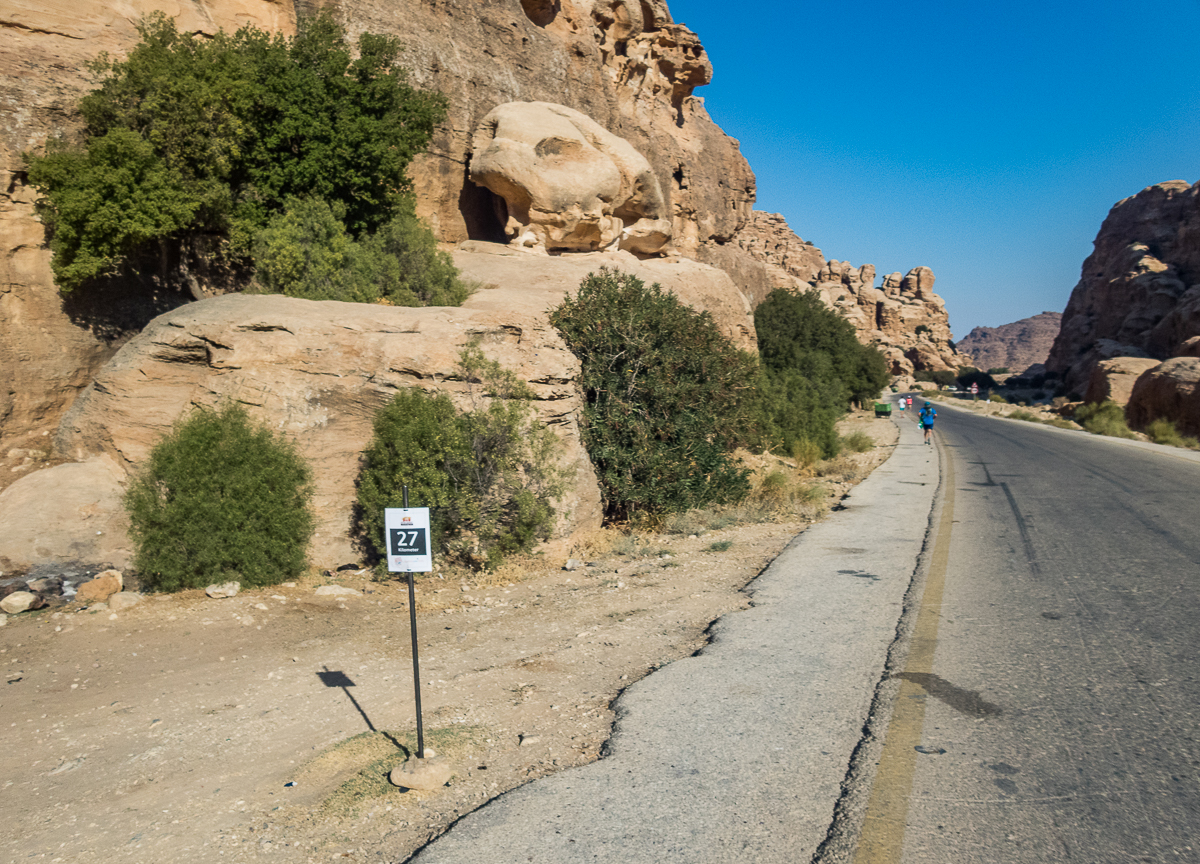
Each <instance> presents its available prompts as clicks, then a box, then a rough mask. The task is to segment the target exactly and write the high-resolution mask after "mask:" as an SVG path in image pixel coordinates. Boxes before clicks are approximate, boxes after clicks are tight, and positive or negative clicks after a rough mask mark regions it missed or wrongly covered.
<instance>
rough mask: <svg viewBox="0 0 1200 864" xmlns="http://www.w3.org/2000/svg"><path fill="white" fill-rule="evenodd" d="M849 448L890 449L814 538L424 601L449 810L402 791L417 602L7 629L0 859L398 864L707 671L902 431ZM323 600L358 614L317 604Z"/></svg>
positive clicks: (519, 579) (152, 610) (230, 610)
mask: <svg viewBox="0 0 1200 864" xmlns="http://www.w3.org/2000/svg"><path fill="white" fill-rule="evenodd" d="M855 429H860V430H865V431H867V432H868V433H869V434H870V435H871V436H872V437H874V438H875V439H876V440H877V442H878V446H876V447H875V448H874V449H872V450H870V451H868V452H866V453H863V454H857V455H853V456H850V457H843V459H842V460H841V463H840V466H841V467H840V470H838V471H832V472H831V473H830V474H829V475H828V476H826V477H825V478H823V479H821V480H820V481H819V482H820V484H821V485H822V487H823V488H824V496H823V499H822V500H821V501H818V502H816V503H815V505H810V506H809V507H808V509H807V510H806V511H804V512H806V513H807V514H808V517H809V518H804V517H803V515H798V514H797V513H796V512H793V513H792V514H791V515H790V516H789V517H785V518H777V520H776V521H770V522H761V523H750V524H740V525H735V526H732V527H727V528H723V529H719V530H713V529H710V530H701V529H700V528H699V527H697V532H698V533H697V535H696V536H692V535H684V534H669V533H662V534H653V533H644V534H641V535H635V536H630V535H628V534H620V533H618V532H615V531H610V532H605V536H602V537H599V538H597V540H596V542H595V544H594V545H593V546H592V547H591V548H589V549H585V550H581V551H580V552H578V553H576V555H577V557H579V558H581V559H582V560H584V561H586V562H587V564H586V566H584V567H582V568H580V569H577V570H574V571H569V572H568V571H564V570H562V569H558V568H560V567H561V563H562V562H560V561H555V562H539V561H536V560H531V561H525V562H521V563H520V564H513V565H509V566H506V567H505V568H504V569H502V570H501V571H500V572H498V573H497V574H493V575H491V576H489V577H487V578H486V579H483V580H482V581H481V580H479V579H478V578H474V577H471V578H469V579H468V577H466V576H465V574H462V573H449V572H443V573H440V574H435V575H432V576H428V577H423V578H421V579H420V580H418V583H417V595H418V601H417V608H418V619H419V624H418V626H419V631H420V637H419V648H420V658H421V678H422V685H421V695H422V703H423V717H424V730H425V744H426V747H427V748H431V749H432V750H434V751H436V752H437V754H438V755H440V756H442V757H444V758H447V759H448V760H449V761H450V762H451V763H452V765H453V766H454V776H453V777H452V779H451V781H450V783H449V784H448V785H447V786H445V787H443V788H441V789H439V790H437V791H433V792H417V791H411V790H401V789H398V788H396V787H394V786H391V785H390V784H389V783H388V782H387V780H386V777H387V774H388V771H389V770H390V769H391V768H392V767H393V766H394V765H397V764H399V763H401V762H402V761H403V760H404V759H405V758H406V756H407V755H408V753H409V752H410V751H411V750H413V749H415V743H416V742H415V710H414V701H413V680H412V660H411V650H410V642H409V630H408V607H407V593H406V588H405V586H404V585H403V583H400V582H394V581H387V582H375V581H372V580H371V578H370V576H369V574H367V573H355V572H343V573H337V574H334V576H335V577H336V578H333V579H329V578H326V577H322V576H320V575H317V574H315V573H314V574H313V576H312V577H311V578H310V579H308V580H305V581H302V582H300V583H297V584H295V585H294V586H289V587H285V586H277V587H275V588H268V589H262V590H254V591H244V592H242V593H240V594H239V595H238V596H236V597H234V598H229V599H222V600H213V599H209V598H207V597H205V596H204V595H203V594H202V593H201V592H185V593H183V594H179V595H174V596H153V597H150V598H148V599H147V600H146V601H145V602H143V603H142V604H141V605H139V606H136V607H134V608H132V609H129V610H126V611H123V612H121V613H119V614H116V613H110V612H109V611H107V610H104V611H94V610H81V611H76V610H73V609H72V608H71V607H66V608H65V609H62V610H57V611H55V612H49V611H43V612H36V613H25V614H23V615H20V616H10V617H9V619H8V623H7V625H6V626H5V627H3V628H0V672H3V678H2V679H0V680H2V681H3V682H4V683H2V684H0V718H2V719H0V724H2V725H0V729H3V739H2V740H3V747H2V748H0V812H3V813H4V815H5V819H4V823H5V829H6V830H5V831H4V832H3V834H2V835H0V858H3V859H4V860H10V861H47V862H60V861H61V862H68V861H81V862H82V861H87V862H96V861H101V862H108V861H113V862H116V861H120V862H128V864H142V862H146V864H149V862H174V861H190V862H210V861H234V862H237V861H250V860H258V858H259V857H260V856H268V857H269V858H271V859H272V860H278V861H284V862H292V861H294V862H309V861H329V860H334V859H337V860H350V861H380V862H382V861H387V862H399V861H403V860H405V859H406V858H408V857H409V856H410V855H411V854H412V853H413V852H414V851H415V850H417V849H419V848H420V847H421V846H422V845H423V844H424V843H426V842H427V841H428V840H429V839H430V838H431V837H434V836H436V835H438V834H440V833H441V832H443V831H444V830H445V829H446V828H447V827H448V826H449V825H450V824H452V823H453V822H454V820H455V819H456V818H458V817H459V816H461V815H462V814H463V813H466V812H469V811H471V810H473V809H475V808H477V807H478V806H480V805H481V804H482V803H484V802H486V801H487V800H489V799H490V798H493V797H495V796H496V795H499V794H502V793H503V792H505V791H507V790H509V789H512V788H514V787H516V786H519V785H521V784H523V783H526V782H529V780H531V779H534V778H536V777H539V776H542V775H545V774H547V773H550V772H553V771H557V770H560V769H562V768H565V767H569V766H572V765H578V764H582V763H585V762H589V761H592V760H594V759H597V758H599V757H600V755H601V751H602V747H603V744H604V741H605V740H606V738H607V737H608V735H609V730H610V726H611V723H612V713H611V711H610V709H609V705H610V704H611V702H612V701H613V699H615V698H616V696H617V695H619V693H620V692H621V690H622V689H623V688H624V687H626V686H628V684H629V683H631V682H632V681H635V680H637V679H638V678H640V677H642V676H644V675H647V674H649V673H651V672H653V671H654V670H655V669H656V668H658V667H659V666H661V665H663V664H666V663H669V662H671V661H672V660H675V659H677V658H679V657H683V656H687V655H688V654H691V653H693V652H694V651H696V650H698V649H699V648H700V647H702V645H703V644H704V642H705V631H706V629H707V627H708V625H709V624H710V623H711V622H712V621H713V620H714V619H716V618H717V617H719V616H721V615H723V614H726V613H728V612H732V611H734V610H737V609H741V608H745V605H746V595H745V594H744V592H743V591H742V589H743V588H744V586H745V585H746V584H747V583H748V582H749V581H750V580H751V579H753V578H754V577H755V576H756V575H757V574H758V573H759V572H760V571H761V570H762V568H763V567H764V566H765V565H766V564H767V563H768V562H770V561H771V560H772V559H773V558H774V557H775V556H776V555H777V554H778V553H779V551H780V550H781V549H782V548H783V547H784V546H785V545H787V543H788V542H789V541H790V540H791V539H792V538H793V537H795V536H796V534H798V533H799V532H801V531H803V530H804V528H805V527H806V525H807V524H809V523H810V519H811V517H813V516H815V515H817V513H819V512H820V511H822V510H825V509H828V508H829V507H836V506H837V501H838V499H840V497H841V496H842V495H844V494H845V491H846V489H847V488H848V485H849V484H850V483H853V482H856V481H857V480H860V479H861V478H862V477H863V476H865V475H866V474H867V473H868V472H869V470H870V469H871V468H873V467H874V466H875V465H877V464H879V463H881V462H882V461H883V460H884V459H886V457H887V456H888V455H889V454H890V452H891V445H893V444H894V443H895V438H896V429H895V427H894V426H893V425H892V424H891V423H889V422H886V421H883V420H878V421H877V420H874V419H871V418H870V417H869V415H867V414H859V415H856V416H854V417H852V418H851V419H849V420H848V421H845V422H844V424H843V427H842V432H843V434H847V433H849V432H851V431H854V430H855ZM635 541H638V542H635ZM726 544H728V545H726ZM331 582H332V583H333V584H343V585H346V586H348V587H352V588H355V589H357V590H359V591H361V592H362V594H361V596H356V597H347V598H336V597H318V596H315V595H314V593H313V592H314V590H315V588H316V587H317V586H318V585H321V584H329V583H331Z"/></svg>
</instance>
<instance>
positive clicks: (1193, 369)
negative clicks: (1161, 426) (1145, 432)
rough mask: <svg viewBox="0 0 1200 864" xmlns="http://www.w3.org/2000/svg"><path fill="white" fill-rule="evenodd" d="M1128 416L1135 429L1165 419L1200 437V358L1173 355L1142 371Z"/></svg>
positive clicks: (1128, 409) (1126, 409)
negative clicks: (1146, 370)
mask: <svg viewBox="0 0 1200 864" xmlns="http://www.w3.org/2000/svg"><path fill="white" fill-rule="evenodd" d="M1125 417H1126V420H1128V421H1129V425H1130V426H1131V427H1133V428H1134V429H1144V428H1146V426H1147V425H1149V424H1150V423H1152V422H1153V421H1155V420H1157V419H1159V418H1160V417H1161V418H1165V419H1167V420H1170V421H1171V422H1173V423H1174V424H1175V428H1177V429H1178V430H1179V431H1180V432H1182V433H1183V434H1184V435H1191V436H1193V437H1200V358H1197V357H1173V358H1172V359H1170V360H1167V361H1166V362H1164V363H1162V364H1160V365H1158V366H1156V367H1154V368H1153V369H1151V370H1149V371H1148V372H1145V373H1143V374H1142V376H1141V377H1140V378H1138V380H1137V383H1136V384H1134V386H1133V393H1132V394H1131V395H1130V397H1129V404H1128V405H1127V406H1125Z"/></svg>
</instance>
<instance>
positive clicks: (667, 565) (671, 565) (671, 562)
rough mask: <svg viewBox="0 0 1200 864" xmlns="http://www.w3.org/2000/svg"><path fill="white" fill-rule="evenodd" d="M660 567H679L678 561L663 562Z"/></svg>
mask: <svg viewBox="0 0 1200 864" xmlns="http://www.w3.org/2000/svg"><path fill="white" fill-rule="evenodd" d="M662 566H663V567H678V566H680V565H679V562H678V561H664V562H663V563H662Z"/></svg>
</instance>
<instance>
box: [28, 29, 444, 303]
mask: <svg viewBox="0 0 1200 864" xmlns="http://www.w3.org/2000/svg"><path fill="white" fill-rule="evenodd" d="M138 29H139V32H140V34H141V37H142V41H141V42H140V43H139V44H138V45H137V46H135V47H134V49H133V50H132V51H131V52H130V54H129V56H128V57H127V58H126V59H124V60H114V59H112V58H110V57H108V56H107V55H102V56H101V57H100V58H99V59H98V60H97V61H96V62H95V63H94V64H93V65H92V67H91V68H92V71H93V73H95V74H96V75H97V76H98V77H99V79H100V85H99V87H98V88H97V89H96V90H94V91H92V92H91V93H89V94H88V95H87V96H85V97H84V98H83V100H82V101H81V103H80V106H79V109H80V113H81V114H82V115H83V118H84V121H85V142H84V144H83V145H82V146H80V147H74V148H72V147H66V146H61V145H58V146H54V147H50V148H48V150H47V152H46V154H44V155H41V156H38V155H33V154H25V159H26V162H27V163H28V166H29V177H30V181H31V182H32V183H33V185H34V186H36V187H37V188H38V189H39V191H40V192H41V193H42V196H43V197H42V199H41V201H40V208H39V209H40V212H41V213H42V215H43V219H44V220H45V221H46V224H47V226H48V228H49V229H50V245H51V249H52V250H53V252H54V259H53V261H52V267H53V268H54V272H55V277H56V279H57V281H58V284H59V287H60V289H61V290H63V291H71V290H74V289H76V288H78V287H80V286H81V285H83V284H84V283H85V282H87V281H88V280H89V279H92V278H95V277H98V276H103V275H108V274H111V273H113V272H115V270H116V269H117V268H118V267H119V266H120V265H121V264H123V263H125V262H127V261H128V260H130V259H131V257H132V256H133V255H134V253H135V252H137V251H139V250H142V249H143V247H146V246H148V245H149V246H153V245H154V244H155V243H160V244H166V243H180V244H184V245H187V244H188V243H189V242H190V241H194V240H196V239H197V238H200V237H216V238H218V239H219V240H221V241H222V243H223V247H224V249H225V252H226V254H228V255H230V256H232V257H235V258H245V257H247V256H249V255H250V253H251V249H252V247H253V244H254V239H255V237H256V236H257V235H258V234H259V232H261V231H262V230H263V229H264V228H265V227H266V226H267V224H268V222H269V221H270V220H271V218H272V217H273V216H274V215H276V214H279V213H281V212H283V211H284V210H285V208H286V207H287V204H288V202H289V201H291V200H293V199H297V198H316V199H320V200H323V201H325V202H327V203H328V204H329V205H330V206H331V207H339V208H341V209H340V214H341V215H340V217H339V218H340V219H341V220H342V221H343V222H344V223H345V226H346V230H347V232H348V233H349V235H350V236H351V237H352V238H354V239H356V240H357V239H359V238H361V237H363V236H365V235H367V234H370V233H371V232H373V231H375V230H377V229H379V228H380V227H381V226H383V225H385V224H386V223H388V222H389V221H390V220H391V219H392V218H393V217H394V216H395V214H396V211H397V209H398V208H400V207H401V205H402V203H403V202H404V200H405V196H406V194H407V193H408V190H409V188H410V184H409V181H408V179H407V176H406V174H405V171H406V169H407V167H408V165H409V163H410V162H411V161H412V159H413V157H414V156H415V155H416V154H417V153H419V152H421V150H423V149H424V147H425V146H426V145H427V144H428V142H429V139H430V137H431V136H432V134H433V130H434V127H435V126H436V124H437V123H439V122H441V120H442V119H443V118H444V116H445V111H446V104H447V103H446V100H445V98H444V97H443V96H441V95H440V94H436V93H427V92H423V91H420V90H416V89H414V88H413V87H411V86H410V85H409V84H408V81H407V75H406V73H405V71H404V70H403V69H401V68H400V67H399V66H397V65H396V61H397V58H398V57H399V50H400V46H399V42H398V41H397V40H396V39H394V38H392V37H386V36H378V35H373V34H370V33H364V34H363V35H362V36H360V37H359V39H358V42H357V45H356V48H357V52H354V51H352V50H351V47H350V46H348V45H347V44H346V43H345V41H344V37H345V34H344V32H343V31H342V29H341V27H339V26H338V25H337V24H336V23H335V22H334V21H333V19H332V17H330V15H329V14H328V13H322V14H321V15H319V16H317V17H316V18H311V19H303V20H302V21H301V23H300V27H299V32H298V33H297V34H296V36H295V37H294V38H292V39H290V40H289V39H286V38H285V37H283V36H280V35H270V34H268V33H265V32H263V31H262V30H259V29H257V28H254V27H252V26H246V27H243V28H242V29H240V30H238V31H237V32H236V33H235V34H233V35H229V34H226V33H224V32H219V33H217V34H216V35H215V36H214V37H212V38H211V39H206V38H202V37H200V36H194V35H191V34H181V33H179V32H178V31H177V30H176V29H175V24H174V22H173V21H172V20H171V19H170V18H168V17H166V16H165V15H163V14H162V13H154V14H152V15H151V16H149V17H147V18H145V19H143V20H142V21H141V22H140V23H139V25H138ZM355 53H357V57H355V56H354V54H355ZM113 173H116V174H117V175H118V179H119V183H121V184H124V185H122V186H120V187H119V188H118V189H117V193H118V194H116V195H115V196H114V195H113V189H112V188H111V187H112V186H113V181H112V180H110V179H109V175H111V174H113ZM94 201H101V202H109V201H111V202H112V203H111V205H110V206H108V207H107V208H101V211H100V212H97V210H96V209H95V208H93V207H89V206H87V204H88V202H94ZM114 222H115V223H117V224H118V226H120V225H123V224H124V223H126V222H128V223H130V224H131V225H133V226H135V227H133V228H130V229H128V230H124V229H121V230H118V231H116V232H115V233H114V232H113V231H112V230H111V226H112V224H113V223H114ZM164 249H165V246H164Z"/></svg>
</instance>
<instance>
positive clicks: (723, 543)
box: [704, 540, 733, 552]
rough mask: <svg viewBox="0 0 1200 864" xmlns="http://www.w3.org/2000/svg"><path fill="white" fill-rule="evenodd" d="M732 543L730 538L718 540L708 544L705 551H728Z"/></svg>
mask: <svg viewBox="0 0 1200 864" xmlns="http://www.w3.org/2000/svg"><path fill="white" fill-rule="evenodd" d="M732 545H733V541H732V540H718V541H717V542H716V543H711V544H709V546H708V548H707V549H705V550H704V551H705V552H728V551H729V547H731V546H732Z"/></svg>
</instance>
